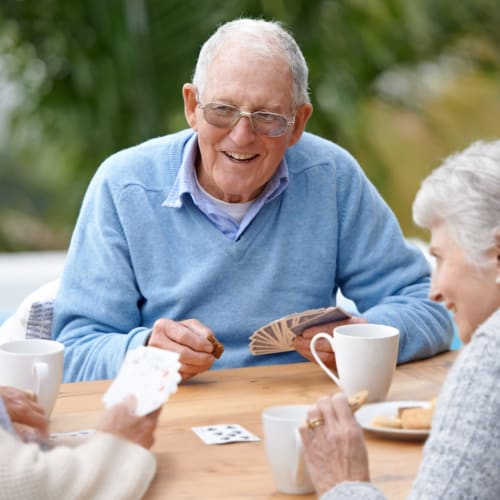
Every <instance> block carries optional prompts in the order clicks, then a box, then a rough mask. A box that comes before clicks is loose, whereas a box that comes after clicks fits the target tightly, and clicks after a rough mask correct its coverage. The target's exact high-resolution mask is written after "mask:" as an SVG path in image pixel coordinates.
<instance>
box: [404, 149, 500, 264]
mask: <svg viewBox="0 0 500 500" xmlns="http://www.w3.org/2000/svg"><path fill="white" fill-rule="evenodd" d="M413 219H414V221H415V223H416V224H417V225H419V226H421V227H425V228H431V227H432V226H433V225H434V224H436V223H439V222H443V223H445V224H446V227H447V228H448V230H449V232H450V235H451V237H452V238H453V240H454V241H455V243H456V244H457V245H459V246H460V247H461V248H462V250H463V251H464V253H465V255H466V256H467V257H468V258H469V260H470V262H471V263H474V264H476V265H477V266H478V267H481V265H483V264H484V262H485V257H486V252H488V251H489V250H491V248H492V247H494V246H495V245H496V244H498V243H499V239H500V140H496V141H491V142H484V141H478V142H475V143H473V144H472V145H470V146H469V147H468V148H466V149H464V150H463V151H461V152H458V153H455V154H453V155H451V156H449V157H448V158H447V159H445V161H444V162H443V163H442V165H441V166H440V167H439V168H437V169H436V170H434V171H433V172H432V173H431V174H430V175H429V176H428V177H427V178H426V179H425V180H424V181H423V182H422V185H421V187H420V190H419V191H418V193H417V196H416V198H415V201H414V203H413Z"/></svg>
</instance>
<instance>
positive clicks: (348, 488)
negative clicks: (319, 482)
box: [320, 481, 385, 500]
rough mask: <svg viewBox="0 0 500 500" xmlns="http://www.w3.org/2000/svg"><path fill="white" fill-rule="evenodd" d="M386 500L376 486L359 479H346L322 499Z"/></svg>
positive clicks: (321, 499)
mask: <svg viewBox="0 0 500 500" xmlns="http://www.w3.org/2000/svg"><path fill="white" fill-rule="evenodd" d="M353 498H355V499H356V500H385V496H384V495H382V493H380V491H379V490H377V488H375V486H373V485H372V484H370V483H363V482H359V481H344V482H343V483H340V484H338V485H337V486H335V487H334V488H332V489H331V490H329V491H327V492H326V493H325V494H324V495H322V496H321V498H320V500H352V499H353Z"/></svg>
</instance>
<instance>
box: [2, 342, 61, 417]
mask: <svg viewBox="0 0 500 500" xmlns="http://www.w3.org/2000/svg"><path fill="white" fill-rule="evenodd" d="M63 367H64V345H63V344H61V343H60V342H56V341H55V340H44V339H26V340H12V341H10V342H5V343H4V344H1V345H0V385H7V386H12V387H16V388H17V389H22V390H24V391H31V392H33V393H35V394H36V395H37V397H38V402H39V403H40V405H41V406H42V408H43V409H44V410H45V413H46V415H47V416H50V414H51V412H52V409H53V408H54V404H55V402H56V398H57V394H58V392H59V387H60V385H61V381H62V375H63Z"/></svg>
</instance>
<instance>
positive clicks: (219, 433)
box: [192, 424, 260, 444]
mask: <svg viewBox="0 0 500 500" xmlns="http://www.w3.org/2000/svg"><path fill="white" fill-rule="evenodd" d="M192 429H193V432H194V433H195V434H196V435H197V436H198V437H199V438H200V439H201V440H202V441H203V442H204V443H205V444H228V443H241V442H246V441H260V439H259V438H258V437H257V436H256V435H255V434H252V433H251V432H249V431H247V430H246V429H245V428H244V427H242V426H241V425H239V424H217V425H205V426H199V427H193V428H192Z"/></svg>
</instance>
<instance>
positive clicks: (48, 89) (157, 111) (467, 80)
mask: <svg viewBox="0 0 500 500" xmlns="http://www.w3.org/2000/svg"><path fill="white" fill-rule="evenodd" d="M240 16H251V17H263V18H267V19H276V20H280V21H282V22H283V23H284V25H285V27H287V28H288V29H289V30H290V31H291V32H292V33H293V34H294V36H295V38H296V39H297V41H298V42H299V44H300V46H301V47H302V49H303V52H304V55H305V56H306V59H307V61H308V63H309V68H310V91H311V98H312V102H313V105H314V113H313V117H312V119H311V121H310V123H309V126H308V130H310V131H312V132H315V133H318V134H320V135H323V136H325V137H327V138H329V139H331V140H334V141H335V142H337V143H339V144H341V145H342V146H344V147H346V148H347V149H348V150H350V151H351V152H352V153H353V154H354V156H355V157H356V158H358V160H359V161H360V162H361V164H362V165H363V167H364V169H365V171H366V172H367V174H368V175H369V177H370V178H371V179H372V181H373V182H374V183H375V185H376V186H377V187H378V189H379V190H380V191H381V193H382V195H383V196H384V197H385V198H386V200H387V201H388V203H389V204H390V205H391V207H392V208H393V210H394V211H395V212H396V214H397V215H398V218H399V219H400V221H401V223H402V226H403V229H404V231H405V233H406V234H408V235H418V234H419V233H418V231H417V230H416V229H415V228H414V227H413V225H412V223H411V201H412V199H413V196H414V194H415V191H416V189H417V188H418V184H419V182H420V180H421V178H422V177H423V176H424V175H425V174H426V173H428V171H429V170H430V169H431V168H433V167H435V166H437V164H438V163H439V160H440V159H441V158H442V157H443V156H445V155H447V154H449V153H451V152H452V151H454V150H456V149H458V148H462V147H465V146H466V145H467V144H468V143H469V142H471V141H472V140H474V139H478V138H481V137H485V138H487V137H492V136H500V120H498V116H500V115H499V113H500V92H499V89H500V85H499V84H500V51H499V47H500V30H499V29H498V28H499V26H500V5H499V3H498V0H460V1H459V2H458V1H456V0H413V1H406V0H343V1H342V0H316V1H314V0H236V1H223V0H207V1H204V0H104V1H103V0H73V1H70V2H65V1H62V0H37V1H30V0H24V1H23V0H2V1H1V2H0V111H1V112H0V250H3V251H10V250H20V249H21V250H22V249H36V248H65V247H66V245H67V243H68V241H69V236H70V234H71V229H72V227H73V224H74V221H75V218H76V216H77V212H78V208H79V205H80V202H81V199H82V196H83V193H84V190H85V188H86V186H87V183H88V181H89V179H90V177H91V176H92V174H93V172H94V171H95V169H96V168H97V166H98V165H99V163H100V162H101V161H102V160H103V159H104V158H105V157H106V156H108V155H109V154H111V153H113V152H114V151H116V150H118V149H121V148H125V147H128V146H131V145H133V144H136V143H138V142H141V141H143V140H145V139H147V138H150V137H154V136H158V135H163V134H166V133H169V132H173V131H176V130H179V129H181V128H184V127H186V122H185V119H184V115H183V106H182V95H181V87H182V84H183V83H184V82H186V81H189V80H190V78H191V74H192V71H193V68H194V64H195V61H196V57H197V54H198V51H199V48H200V47H201V45H202V43H203V42H204V41H205V40H206V39H207V38H208V36H209V35H210V34H211V33H212V32H213V31H214V29H215V28H216V27H217V25H219V24H220V23H223V22H225V21H228V20H230V19H234V18H236V17H240Z"/></svg>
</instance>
